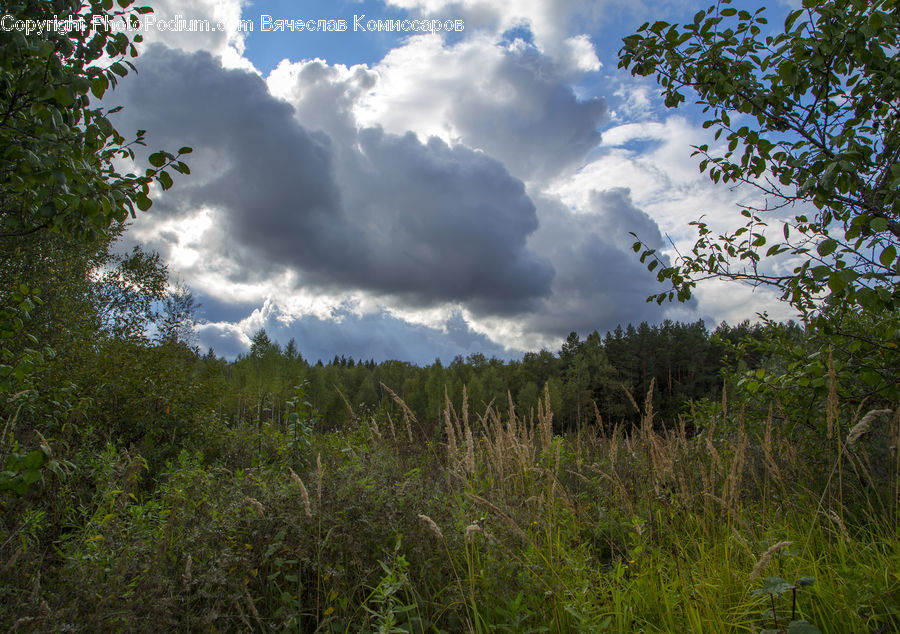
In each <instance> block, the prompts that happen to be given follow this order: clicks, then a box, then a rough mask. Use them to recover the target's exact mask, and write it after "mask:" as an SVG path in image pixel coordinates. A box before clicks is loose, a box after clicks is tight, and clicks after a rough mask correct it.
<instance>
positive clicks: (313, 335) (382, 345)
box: [198, 312, 521, 366]
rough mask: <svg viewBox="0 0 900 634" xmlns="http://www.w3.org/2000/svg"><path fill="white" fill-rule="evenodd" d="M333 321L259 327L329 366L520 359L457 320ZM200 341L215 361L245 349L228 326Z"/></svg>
mask: <svg viewBox="0 0 900 634" xmlns="http://www.w3.org/2000/svg"><path fill="white" fill-rule="evenodd" d="M335 316H336V317H338V318H339V321H334V320H332V319H320V318H318V317H314V316H311V315H307V316H305V317H302V318H300V319H296V320H293V321H291V322H290V323H285V321H284V320H282V319H279V315H278V314H277V313H273V314H269V315H267V316H266V319H265V320H264V321H263V323H262V327H263V328H265V330H266V333H267V334H268V335H269V337H270V338H272V339H273V340H275V341H280V342H281V343H282V344H285V343H286V342H287V341H289V340H290V339H291V338H293V339H295V340H296V341H297V342H298V348H299V350H300V353H301V354H302V355H303V358H304V359H306V360H307V361H309V362H312V363H315V362H316V361H317V360H319V359H321V360H322V361H324V362H326V363H327V362H328V361H330V360H331V359H333V358H334V357H335V355H344V356H347V357H348V358H353V359H357V360H369V359H374V360H375V361H377V362H381V361H386V360H390V359H397V360H401V361H409V362H411V363H415V364H418V365H422V366H424V365H430V364H431V363H433V362H434V360H435V359H437V358H439V359H440V360H441V361H442V362H443V363H449V362H450V361H452V360H453V358H454V357H456V356H457V355H462V356H464V357H465V356H468V355H469V354H473V353H476V352H480V353H482V354H484V355H486V356H488V357H492V356H496V357H498V358H504V359H506V358H514V357H516V356H520V354H521V353H519V352H518V351H509V350H506V349H504V348H503V347H502V346H498V345H497V344H495V343H493V342H492V341H490V340H489V339H488V338H487V337H485V336H484V335H480V334H478V333H476V332H473V331H472V330H471V329H470V328H469V326H468V324H467V323H466V322H465V320H464V319H463V318H462V317H461V316H459V315H456V316H455V317H453V318H452V319H451V320H450V322H449V323H448V324H447V327H446V330H444V331H442V330H439V329H436V328H429V327H427V326H418V325H413V324H409V323H407V322H405V321H402V320H400V319H397V318H396V317H394V316H392V315H390V314H387V313H373V314H369V315H362V316H360V315H355V314H353V313H349V312H338V313H337V314H336V315H335ZM198 340H199V344H200V345H201V347H202V348H203V349H206V348H209V347H212V348H213V349H214V350H215V352H216V354H217V355H218V356H225V357H227V358H234V357H235V356H237V355H238V354H245V353H246V352H247V350H248V348H247V346H246V344H245V343H244V341H242V340H241V338H240V336H239V333H238V331H237V329H235V328H234V327H233V326H231V325H230V324H226V323H212V324H204V325H202V326H201V327H200V328H199V331H198Z"/></svg>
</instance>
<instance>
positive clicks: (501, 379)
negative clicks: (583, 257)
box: [205, 321, 760, 431]
mask: <svg viewBox="0 0 900 634" xmlns="http://www.w3.org/2000/svg"><path fill="white" fill-rule="evenodd" d="M759 331H760V327H759V326H751V325H750V324H749V322H744V323H742V324H739V325H737V326H729V325H727V324H725V323H723V324H721V325H720V326H718V327H717V328H716V329H715V331H713V332H710V331H709V330H708V329H707V327H706V325H705V324H704V322H703V321H697V322H695V323H680V322H672V321H666V322H664V323H663V324H661V325H650V324H648V323H646V322H645V323H641V324H640V325H638V326H637V327H635V326H633V325H628V326H627V327H626V328H624V329H623V328H622V327H618V328H616V329H615V330H614V331H612V332H607V333H606V334H605V335H601V334H600V333H599V332H597V331H595V332H592V333H591V334H589V335H588V336H587V337H586V338H585V339H581V338H580V336H579V335H578V334H577V333H574V332H573V333H571V334H570V335H569V337H568V338H567V339H566V341H565V343H564V344H563V345H562V347H561V349H560V350H559V351H557V352H555V353H554V352H550V351H548V350H541V351H540V352H528V353H526V354H525V355H524V356H523V357H522V358H521V359H520V360H512V361H504V360H501V359H497V358H490V359H489V358H486V357H485V356H484V355H483V354H479V353H476V354H471V355H469V356H468V357H465V358H463V357H462V356H457V357H456V358H455V359H453V361H451V362H450V363H449V364H447V365H444V364H443V363H441V361H440V360H436V361H435V362H434V363H433V364H431V365H429V366H426V367H419V366H416V365H413V364H411V363H407V362H403V361H384V362H381V363H375V362H374V361H372V360H368V361H358V360H355V359H353V358H347V357H345V356H336V357H335V358H334V359H332V360H331V361H329V362H328V363H323V362H322V361H321V360H319V361H317V362H310V361H308V360H306V359H304V358H303V356H302V352H301V348H302V345H301V346H298V344H297V343H296V341H294V340H291V341H290V342H289V343H288V344H287V345H286V346H281V345H279V344H278V343H276V342H273V341H272V340H271V339H270V338H269V336H268V335H267V333H266V332H265V330H259V331H258V332H257V333H256V334H255V335H254V337H253V341H252V345H251V349H250V352H249V353H248V354H246V355H242V356H240V357H239V358H237V359H236V360H235V361H233V362H230V363H228V362H225V361H223V360H216V358H215V354H214V352H213V351H210V352H209V353H207V355H206V357H205V360H206V362H207V363H214V364H216V365H217V367H218V372H219V373H220V375H221V384H220V389H221V390H222V396H223V398H222V399H221V400H220V408H221V409H220V412H219V413H220V414H221V415H223V416H225V417H227V418H229V419H230V420H232V421H234V422H242V423H246V422H248V421H254V420H259V421H260V422H265V423H268V422H276V423H278V422H281V421H285V420H287V417H288V416H289V415H290V413H291V412H292V409H291V406H290V405H289V403H290V402H291V401H292V399H294V398H295V396H296V388H297V387H298V386H302V396H303V398H304V399H306V400H308V402H309V405H310V407H311V409H312V410H314V411H315V412H316V414H317V417H318V419H319V420H320V421H321V422H320V424H322V425H328V426H335V425H339V424H340V422H341V421H346V420H348V419H349V417H352V416H359V415H362V414H369V415H377V416H380V417H382V418H384V417H386V416H388V415H390V416H397V415H398V414H400V411H399V410H400V407H399V406H398V404H397V402H396V400H395V398H394V395H397V396H399V397H400V398H401V399H402V400H403V401H404V402H405V404H406V405H407V406H408V407H409V408H410V410H412V412H413V413H414V414H415V416H416V418H417V420H418V421H421V422H423V423H424V422H425V421H427V422H428V423H430V424H434V423H436V422H439V421H440V417H441V412H442V410H443V408H444V407H445V403H446V398H447V395H449V398H450V402H451V404H452V405H453V407H454V408H455V410H456V411H459V410H460V408H461V407H462V402H461V401H462V393H463V388H465V391H466V393H467V396H468V402H469V403H470V404H472V405H473V406H474V407H475V408H477V409H479V410H481V409H483V408H484V406H486V405H487V404H490V403H493V404H494V406H495V407H497V408H500V409H503V410H506V409H507V408H508V407H509V401H510V399H512V404H513V406H514V407H515V408H516V411H517V412H519V413H520V414H521V415H524V416H528V414H529V412H530V411H532V410H534V409H535V407H536V405H537V402H538V399H539V398H541V397H543V395H544V390H545V388H547V389H549V394H550V400H551V407H552V409H553V411H554V413H555V419H554V424H555V426H556V427H557V429H558V430H559V431H564V430H569V429H576V428H578V427H580V426H583V425H596V424H602V425H609V426H613V425H616V424H625V425H628V424H632V423H634V422H636V421H637V420H639V419H640V413H639V411H638V405H637V404H638V403H640V407H643V405H644V402H645V399H646V396H647V394H648V393H650V390H651V384H652V385H653V391H652V405H653V409H654V411H655V412H656V413H657V414H658V416H659V418H660V420H662V421H669V422H670V423H672V424H675V423H677V417H678V415H679V414H680V413H683V412H684V411H685V407H686V404H687V403H689V402H690V401H692V400H698V399H702V398H709V399H712V400H715V399H718V398H719V397H720V394H721V385H722V378H721V376H720V371H721V369H722V367H723V362H724V360H725V354H726V348H727V344H729V343H732V344H735V343H737V342H739V341H741V340H743V339H746V338H748V337H751V336H759V335H760V332H759ZM391 392H393V394H392V393H391Z"/></svg>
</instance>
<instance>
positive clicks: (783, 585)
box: [762, 576, 794, 596]
mask: <svg viewBox="0 0 900 634" xmlns="http://www.w3.org/2000/svg"><path fill="white" fill-rule="evenodd" d="M762 589H763V590H764V591H765V592H766V594H774V595H775V596H778V595H779V594H782V593H784V592H787V591H788V590H793V589H794V584H792V583H790V582H788V581H787V580H786V579H783V578H782V577H778V576H772V577H768V578H767V579H766V580H765V581H764V582H763V587H762Z"/></svg>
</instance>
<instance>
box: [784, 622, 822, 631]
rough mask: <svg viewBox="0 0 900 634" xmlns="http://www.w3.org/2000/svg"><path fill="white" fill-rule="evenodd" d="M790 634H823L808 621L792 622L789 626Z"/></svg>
mask: <svg viewBox="0 0 900 634" xmlns="http://www.w3.org/2000/svg"><path fill="white" fill-rule="evenodd" d="M788 634H822V631H821V630H820V629H819V628H817V627H816V626H815V625H813V624H812V623H809V622H807V621H803V620H799V621H791V624H790V625H789V626H788Z"/></svg>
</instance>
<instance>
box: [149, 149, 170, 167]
mask: <svg viewBox="0 0 900 634" xmlns="http://www.w3.org/2000/svg"><path fill="white" fill-rule="evenodd" d="M148 160H149V161H150V165H152V166H153V167H162V166H163V165H165V164H166V160H167V157H166V155H165V153H164V152H154V153H153V154H151V155H150V158H149V159H148Z"/></svg>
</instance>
